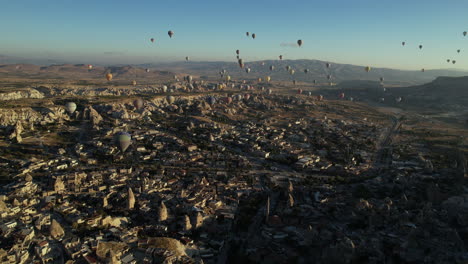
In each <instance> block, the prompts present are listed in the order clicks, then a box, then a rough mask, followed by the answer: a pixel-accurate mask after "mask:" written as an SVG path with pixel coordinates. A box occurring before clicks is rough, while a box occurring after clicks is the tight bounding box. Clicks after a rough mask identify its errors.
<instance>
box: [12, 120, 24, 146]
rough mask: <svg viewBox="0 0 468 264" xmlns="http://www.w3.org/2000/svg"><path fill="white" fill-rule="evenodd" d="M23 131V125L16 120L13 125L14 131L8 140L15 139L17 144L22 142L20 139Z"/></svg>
mask: <svg viewBox="0 0 468 264" xmlns="http://www.w3.org/2000/svg"><path fill="white" fill-rule="evenodd" d="M23 130H24V128H23V125H22V124H21V121H19V120H18V121H17V122H16V125H15V130H14V131H13V133H12V134H11V135H10V139H15V140H16V142H17V143H21V142H23V138H22V137H21V133H22V132H23Z"/></svg>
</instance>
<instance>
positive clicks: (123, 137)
mask: <svg viewBox="0 0 468 264" xmlns="http://www.w3.org/2000/svg"><path fill="white" fill-rule="evenodd" d="M117 144H118V146H119V147H120V150H121V151H122V152H125V151H126V150H127V148H128V147H129V146H130V144H132V136H131V135H130V134H129V133H127V132H121V133H119V134H117Z"/></svg>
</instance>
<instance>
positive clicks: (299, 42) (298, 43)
mask: <svg viewBox="0 0 468 264" xmlns="http://www.w3.org/2000/svg"><path fill="white" fill-rule="evenodd" d="M297 45H299V47H300V46H302V40H301V39H299V40H298V41H297Z"/></svg>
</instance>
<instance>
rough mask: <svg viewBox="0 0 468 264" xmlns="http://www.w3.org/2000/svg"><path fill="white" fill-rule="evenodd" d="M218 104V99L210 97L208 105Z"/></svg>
mask: <svg viewBox="0 0 468 264" xmlns="http://www.w3.org/2000/svg"><path fill="white" fill-rule="evenodd" d="M215 103H216V99H215V98H214V97H213V96H210V97H208V104H209V105H214V104H215Z"/></svg>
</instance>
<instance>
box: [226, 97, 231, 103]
mask: <svg viewBox="0 0 468 264" xmlns="http://www.w3.org/2000/svg"><path fill="white" fill-rule="evenodd" d="M224 101H225V102H226V104H230V103H232V97H225V98H224Z"/></svg>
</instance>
